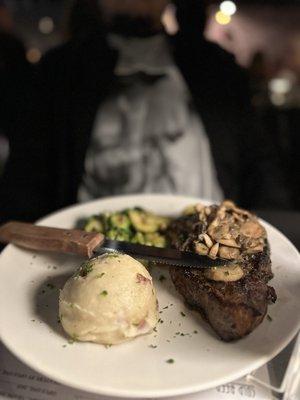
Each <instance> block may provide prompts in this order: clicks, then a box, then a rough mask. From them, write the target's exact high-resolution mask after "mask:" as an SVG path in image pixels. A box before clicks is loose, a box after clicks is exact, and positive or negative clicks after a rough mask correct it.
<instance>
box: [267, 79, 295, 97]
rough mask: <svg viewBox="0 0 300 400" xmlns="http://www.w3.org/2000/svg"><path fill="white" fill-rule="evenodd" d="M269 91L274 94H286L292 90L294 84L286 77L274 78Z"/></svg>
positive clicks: (269, 84)
mask: <svg viewBox="0 0 300 400" xmlns="http://www.w3.org/2000/svg"><path fill="white" fill-rule="evenodd" d="M268 86H269V90H270V91H271V92H273V93H278V94H285V93H288V92H289V91H290V90H291V89H292V86H293V85H292V82H291V81H290V80H289V79H287V78H284V77H281V78H279V77H278V78H273V79H271V80H270V82H269V83H268Z"/></svg>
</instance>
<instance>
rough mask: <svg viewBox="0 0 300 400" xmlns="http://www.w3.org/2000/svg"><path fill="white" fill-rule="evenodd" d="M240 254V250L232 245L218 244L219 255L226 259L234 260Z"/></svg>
mask: <svg viewBox="0 0 300 400" xmlns="http://www.w3.org/2000/svg"><path fill="white" fill-rule="evenodd" d="M239 255H240V251H239V249H237V248H234V247H227V246H220V248H219V256H220V257H221V258H225V259H226V260H236V259H237V258H238V257H239Z"/></svg>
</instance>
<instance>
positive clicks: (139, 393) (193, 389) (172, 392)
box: [0, 193, 300, 399]
mask: <svg viewBox="0 0 300 400" xmlns="http://www.w3.org/2000/svg"><path fill="white" fill-rule="evenodd" d="M151 197H153V198H159V197H164V198H170V199H171V198H178V199H180V198H181V199H184V201H186V200H189V199H190V200H191V201H192V202H193V201H198V202H206V203H213V201H211V200H209V199H203V198H197V197H193V196H184V195H172V194H159V193H157V194H146V193H145V194H126V195H118V196H109V197H103V198H99V199H94V200H91V201H89V202H86V203H79V204H78V203H76V204H73V205H70V206H67V207H64V208H62V209H60V210H57V211H54V212H52V213H49V214H47V215H46V216H44V217H42V218H40V219H38V220H37V221H36V224H38V225H40V224H42V223H43V221H44V220H46V219H48V218H52V217H56V216H58V215H59V214H61V213H64V212H66V211H69V210H73V209H76V208H78V209H79V208H82V207H83V208H84V206H87V205H92V204H96V203H99V202H101V201H103V200H104V201H109V200H114V201H117V200H118V199H124V198H136V199H137V202H138V200H139V199H140V198H151ZM259 220H260V221H261V222H262V223H263V224H265V225H266V226H267V227H269V228H271V229H273V230H274V231H275V232H276V233H277V234H278V235H279V236H280V239H281V240H283V241H284V242H285V243H286V244H288V245H289V246H290V247H291V248H293V250H294V253H295V256H296V255H297V257H298V259H299V264H300V253H299V251H298V249H297V248H296V246H295V245H294V244H293V243H292V242H291V241H290V240H289V239H288V238H287V237H286V236H285V235H284V234H283V233H282V232H281V231H280V230H279V229H277V228H276V227H274V226H273V225H271V224H270V223H269V222H267V221H265V220H264V219H262V218H259ZM14 247H15V246H14V245H12V244H9V245H7V246H6V247H5V248H4V250H3V251H2V252H1V253H0V261H1V259H2V258H3V257H4V256H5V254H6V253H7V252H9V251H10V249H13V248H14ZM299 331H300V318H299V321H298V323H297V325H296V327H295V328H294V330H293V331H291V332H290V333H289V335H287V336H286V337H285V339H284V340H282V342H281V345H280V346H278V347H276V349H275V350H274V351H273V352H272V353H271V355H265V356H261V357H260V358H259V359H258V360H257V361H256V362H253V363H251V367H245V368H244V369H243V370H239V371H237V372H235V373H231V374H229V375H226V376H227V377H226V379H224V378H219V379H215V380H214V381H213V384H211V383H209V382H208V383H207V384H203V383H202V384H199V385H197V384H194V385H189V386H186V387H185V388H177V389H159V390H155V389H153V390H148V391H147V392H145V391H143V390H140V389H137V390H135V391H132V390H128V389H114V388H113V387H106V388H105V387H104V388H102V389H101V391H99V387H96V386H94V385H92V386H91V385H87V386H86V385H85V384H82V383H80V384H77V383H76V382H71V383H70V381H68V380H64V378H62V377H60V376H59V373H58V374H56V373H55V371H54V372H52V371H47V368H43V367H40V366H38V365H36V364H35V363H34V362H31V361H30V360H29V359H27V357H26V356H22V355H21V354H19V353H18V352H17V351H15V349H14V347H13V345H12V344H11V343H10V341H9V340H6V339H5V340H3V335H2V329H1V324H0V341H1V342H2V344H3V345H4V346H5V347H6V348H7V349H8V350H9V351H10V353H11V354H13V355H14V356H15V357H16V358H17V359H18V360H19V361H21V362H22V363H24V364H25V365H27V366H28V367H29V368H31V369H32V370H34V371H36V372H38V373H39V374H41V375H44V376H47V377H48V378H50V379H52V380H53V381H55V382H58V383H60V384H62V385H65V386H67V387H71V388H74V389H77V390H81V391H85V392H87V393H93V394H98V395H104V396H112V397H119V398H134V399H136V398H140V399H141V398H145V399H146V398H147V399H148V398H153V397H155V398H164V397H172V396H180V395H188V394H192V393H197V392H202V391H205V390H209V389H212V388H215V387H217V386H219V385H222V384H226V383H228V382H232V381H234V380H237V379H240V378H242V377H243V376H246V375H247V374H249V373H251V372H252V371H254V370H256V369H258V368H260V367H262V366H263V365H265V364H266V363H267V362H269V361H271V360H272V359H273V358H274V357H276V356H277V355H278V354H279V353H280V352H281V351H282V350H283V349H284V348H285V347H286V346H287V345H288V344H289V343H290V342H291V341H292V340H293V339H294V337H295V336H296V335H297V334H298V333H299ZM241 371H242V372H241Z"/></svg>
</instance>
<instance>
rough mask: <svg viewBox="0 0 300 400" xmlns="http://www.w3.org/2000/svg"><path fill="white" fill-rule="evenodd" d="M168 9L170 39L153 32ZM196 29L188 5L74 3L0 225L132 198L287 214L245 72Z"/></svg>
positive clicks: (14, 158)
mask: <svg viewBox="0 0 300 400" xmlns="http://www.w3.org/2000/svg"><path fill="white" fill-rule="evenodd" d="M167 6H169V7H170V6H172V7H175V12H176V17H177V21H178V25H179V31H178V33H177V34H176V35H174V36H169V35H168V34H167V33H166V32H165V30H164V28H163V25H162V23H161V17H162V14H163V12H164V10H165V8H166V7H167ZM204 25H205V10H204V6H203V2H201V1H198V0H176V1H174V2H172V3H171V2H170V1H168V0H126V1H120V0H99V1H98V2H96V1H93V0H85V1H83V0H81V1H77V2H75V5H74V7H73V10H72V15H71V25H70V39H69V41H68V42H67V43H66V44H64V45H62V46H60V47H58V48H56V49H54V50H51V51H50V52H49V53H48V54H46V55H45V56H44V58H43V60H42V62H41V63H40V66H39V80H38V96H39V97H38V101H37V105H36V109H35V114H34V116H33V120H32V129H31V131H30V132H29V133H28V135H29V136H28V137H30V140H29V142H30V143H28V141H27V139H25V137H24V141H23V142H21V143H20V144H19V146H18V147H19V148H18V149H15V152H12V154H11V160H10V163H9V164H8V167H7V169H6V171H5V174H4V177H3V179H2V183H1V186H0V210H1V211H0V213H1V216H0V218H2V221H3V220H7V219H10V218H15V219H16V218H17V219H22V220H34V219H36V218H38V217H40V216H41V215H43V214H45V213H48V212H50V211H52V210H56V209H59V208H61V207H64V206H67V205H69V204H72V203H76V202H78V201H87V200H90V199H94V198H98V197H102V196H108V195H115V194H128V193H142V192H145V193H150V192H151V193H173V194H184V195H191V196H197V197H204V198H208V199H211V200H213V201H220V200H221V199H222V198H224V197H227V198H231V199H233V200H234V201H236V202H237V203H238V204H239V205H240V206H244V207H248V208H272V207H276V208H280V207H287V206H288V204H289V201H288V198H287V196H286V192H285V189H284V184H283V182H282V178H281V173H280V169H279V168H278V166H277V165H276V164H275V163H274V158H273V152H272V143H265V140H264V135H263V132H261V130H260V128H259V126H258V125H257V124H256V121H255V118H254V115H253V111H252V109H251V105H250V100H249V92H248V88H247V77H246V74H245V72H244V71H242V70H241V69H240V68H238V67H237V65H236V64H235V63H234V61H233V59H232V57H231V56H229V55H228V54H227V53H226V52H225V51H223V50H221V49H220V48H219V47H218V46H216V45H215V44H212V43H208V42H207V41H206V40H205V39H204V37H203V30H204ZM22 146H24V147H23V157H22V160H21V161H20V160H19V159H18V150H19V151H20V150H21V147H22ZM24 149H25V154H24Z"/></svg>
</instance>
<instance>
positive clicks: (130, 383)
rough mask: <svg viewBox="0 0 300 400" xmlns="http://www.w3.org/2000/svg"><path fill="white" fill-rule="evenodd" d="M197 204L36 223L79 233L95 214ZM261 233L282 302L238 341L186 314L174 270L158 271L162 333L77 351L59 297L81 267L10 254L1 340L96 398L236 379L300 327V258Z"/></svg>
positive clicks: (84, 210)
mask: <svg viewBox="0 0 300 400" xmlns="http://www.w3.org/2000/svg"><path fill="white" fill-rule="evenodd" d="M198 201H201V200H199V199H195V198H188V197H181V196H180V197H179V196H170V195H136V196H122V197H114V198H106V199H102V200H97V201H93V202H90V203H87V204H82V205H78V206H74V207H70V208H67V209H65V210H62V211H59V212H57V213H55V214H52V215H50V216H48V217H46V218H44V219H43V220H41V221H40V222H39V223H40V224H42V225H48V226H53V227H61V228H72V227H74V226H75V224H76V222H77V221H78V220H79V219H81V218H84V217H87V216H90V215H92V214H95V213H99V212H104V211H114V210H121V209H124V208H128V207H133V206H140V207H144V208H146V209H149V210H151V211H154V212H156V213H158V214H163V215H174V216H175V215H179V213H180V212H181V211H182V209H183V208H184V207H185V206H187V205H190V204H194V203H196V202H198ZM263 224H264V226H265V227H266V229H267V233H268V238H269V241H270V245H271V251H272V265H273V272H274V275H275V277H274V279H273V280H272V281H271V282H270V284H271V285H272V286H274V288H275V289H276V292H277V295H278V300H277V302H276V303H275V304H274V305H271V306H269V310H268V313H269V318H265V319H264V321H263V323H262V324H261V325H260V326H259V327H258V328H257V329H255V331H254V332H252V333H251V334H250V335H248V336H247V337H245V338H243V339H241V340H239V341H236V342H231V343H225V342H222V341H221V340H219V339H218V338H217V337H216V335H215V334H214V332H213V331H212V330H211V328H210V327H209V326H208V325H207V324H206V323H205V322H204V321H203V320H202V319H201V317H200V316H199V315H198V314H197V313H196V312H193V311H190V310H189V309H187V308H186V307H185V305H184V302H183V300H182V298H181V297H180V296H179V295H178V294H177V293H176V291H175V289H174V287H173V285H172V283H171V281H170V279H169V276H168V271H167V269H163V268H152V270H151V273H152V275H153V279H154V284H155V286H156V289H157V293H158V301H159V309H160V311H161V313H160V318H161V321H160V322H159V324H158V326H157V329H156V331H155V332H152V333H151V334H148V335H146V336H143V337H139V338H137V339H135V340H133V341H131V342H128V343H125V344H121V345H117V346H112V347H104V346H101V345H97V344H93V343H80V342H75V343H72V342H71V341H68V338H67V337H66V335H65V334H64V332H63V330H62V327H61V325H60V323H59V321H58V294H59V288H61V287H62V286H63V284H64V282H65V281H66V280H67V278H68V277H69V276H70V275H71V274H72V273H73V271H74V269H75V268H76V267H78V266H79V265H80V263H81V261H82V260H81V259H79V258H78V257H73V256H66V255H54V254H48V253H34V252H30V251H25V250H22V249H20V248H17V247H15V246H13V245H9V246H8V247H7V248H6V249H5V250H4V251H3V252H2V254H1V257H0V271H1V280H0V335H1V339H2V341H3V343H4V344H5V345H6V346H7V348H8V349H9V350H10V351H11V352H12V353H13V354H14V355H16V356H17V357H18V358H19V359H20V360H22V361H23V362H24V363H25V364H27V365H28V366H30V367H31V368H33V369H35V370H36V371H38V372H40V373H42V374H43V375H46V376H47V377H49V378H52V379H53V380H55V381H58V382H60V383H63V384H66V385H69V386H72V387H74V388H77V389H81V390H85V391H88V392H94V393H98V394H104V395H111V396H118V397H129V398H136V397H144V398H149V397H165V396H174V395H182V394H187V393H193V392H197V391H201V390H205V389H209V388H213V387H216V386H218V385H220V384H224V383H227V382H230V381H233V380H235V379H238V378H240V377H242V376H244V375H246V374H247V373H249V372H251V371H253V370H255V369H256V368H258V367H260V366H262V365H263V364H265V363H266V362H268V361H269V360H270V359H272V358H273V357H274V356H275V355H276V354H278V353H279V352H280V351H281V350H282V349H283V348H284V347H285V346H286V345H287V344H288V343H289V341H290V340H291V339H292V338H293V337H294V336H295V334H296V333H297V331H298V330H299V328H300V263H299V260H300V257H299V253H298V252H297V250H296V249H295V247H294V246H293V245H292V244H291V243H290V242H289V241H288V239H286V238H285V237H284V236H283V235H282V234H281V233H280V232H279V231H278V230H276V229H275V228H273V227H272V226H271V225H269V224H268V223H265V222H263ZM164 278H166V279H164ZM170 359H172V360H173V362H168V360H170Z"/></svg>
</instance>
